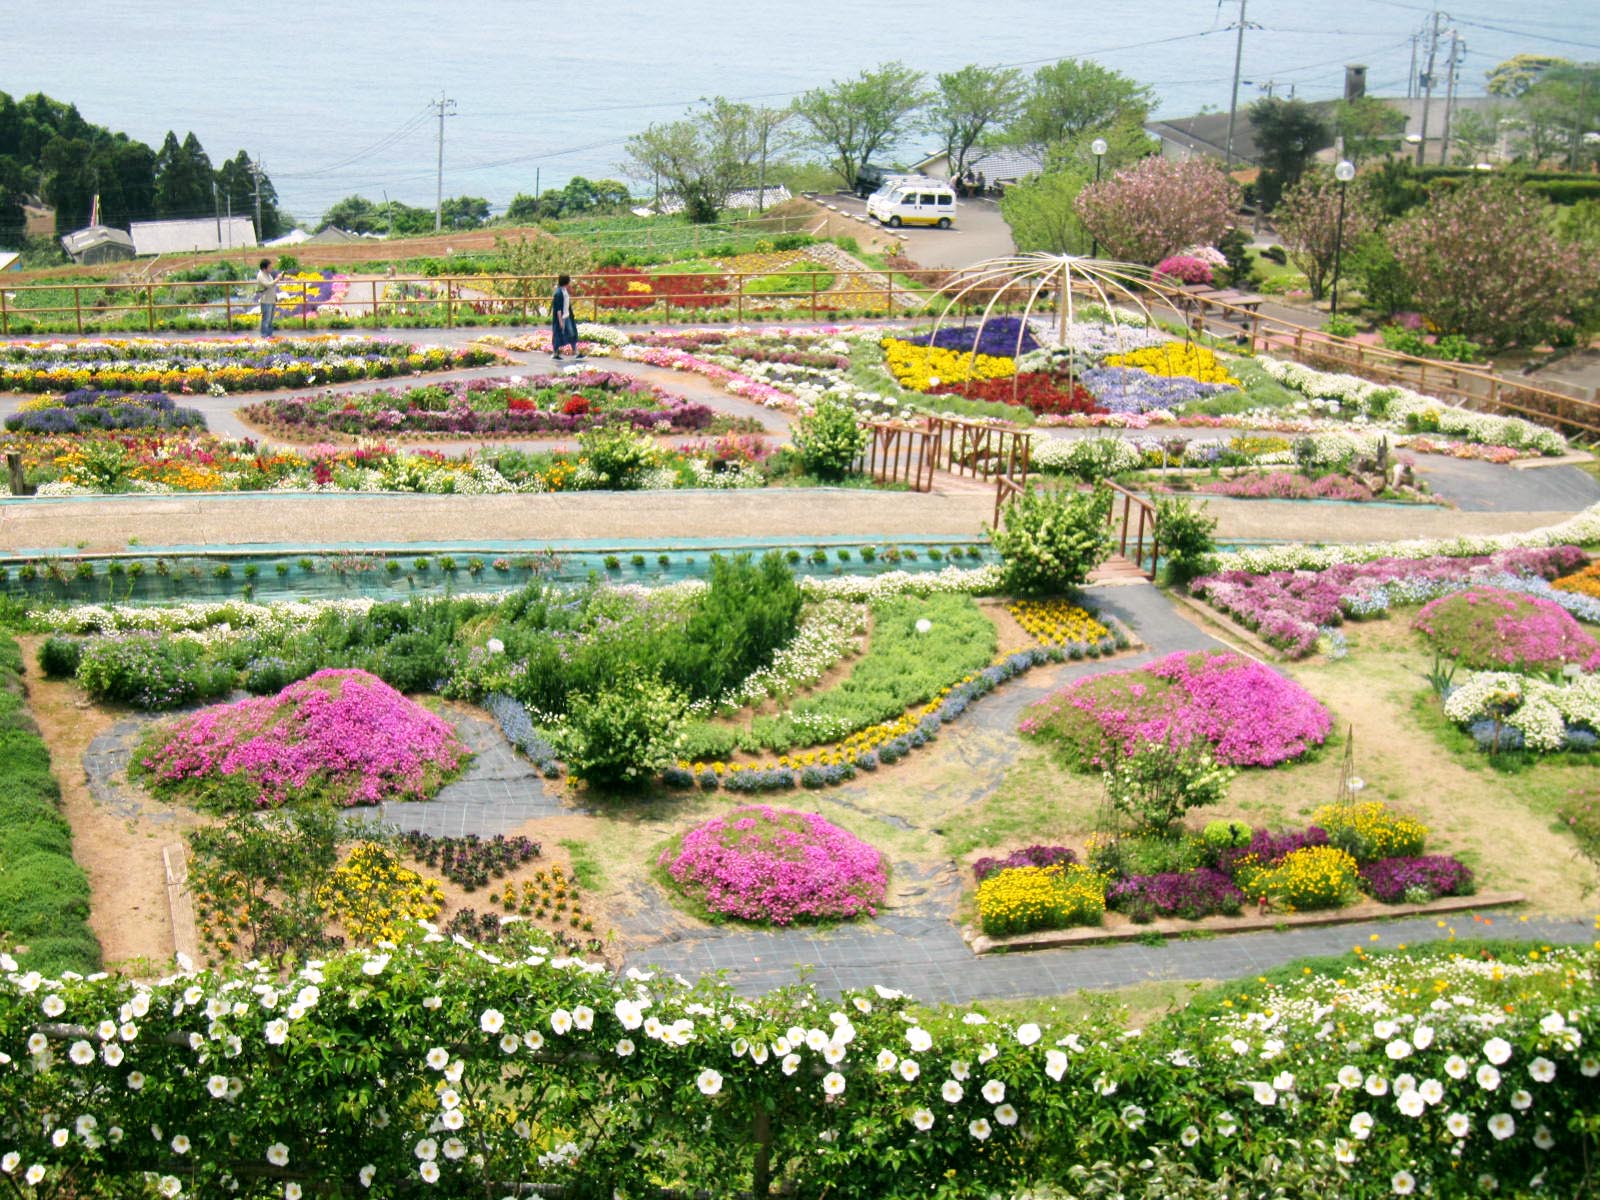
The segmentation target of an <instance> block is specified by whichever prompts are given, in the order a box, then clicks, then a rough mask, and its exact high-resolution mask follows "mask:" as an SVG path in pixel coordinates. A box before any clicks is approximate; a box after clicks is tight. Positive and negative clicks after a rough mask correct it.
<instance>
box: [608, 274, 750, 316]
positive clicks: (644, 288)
mask: <svg viewBox="0 0 1600 1200" xmlns="http://www.w3.org/2000/svg"><path fill="white" fill-rule="evenodd" d="M728 286H729V285H728V277H727V276H726V275H652V274H650V273H649V272H648V271H641V270H640V269H639V268H638V267H602V268H600V270H598V271H596V272H595V273H594V274H593V275H586V276H584V278H583V282H582V285H581V291H582V294H583V296H584V297H586V298H589V299H592V300H593V301H594V302H595V304H596V305H597V306H598V307H600V308H649V307H650V306H651V305H652V304H665V305H667V306H668V307H669V308H719V307H721V306H722V305H724V304H727V303H728V302H729V301H730V300H731V299H732V295H731V293H730V292H729V291H728Z"/></svg>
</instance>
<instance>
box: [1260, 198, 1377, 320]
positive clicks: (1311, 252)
mask: <svg viewBox="0 0 1600 1200" xmlns="http://www.w3.org/2000/svg"><path fill="white" fill-rule="evenodd" d="M1341 192H1342V193H1343V200H1344V221H1343V222H1342V228H1343V234H1344V236H1343V240H1342V241H1341V239H1340V229H1341V222H1340V220H1339V205H1340V195H1341ZM1273 221H1274V223H1275V224H1276V225H1277V227H1278V233H1279V236H1281V237H1282V238H1283V245H1284V248H1285V249H1286V250H1288V251H1289V259H1290V261H1292V262H1293V263H1294V265H1295V266H1297V267H1299V268H1300V269H1301V270H1302V271H1304V272H1305V275H1306V282H1307V283H1308V284H1309V285H1310V286H1311V298H1312V299H1313V300H1321V299H1322V297H1323V295H1324V294H1325V293H1326V292H1327V290H1328V286H1329V284H1331V283H1332V282H1333V268H1334V264H1335V262H1338V261H1339V260H1341V259H1343V260H1344V261H1346V262H1348V261H1349V259H1350V256H1351V255H1352V254H1353V253H1354V251H1355V247H1356V245H1357V243H1359V242H1360V241H1361V240H1362V239H1363V238H1364V237H1366V236H1367V234H1369V233H1371V232H1372V231H1373V230H1374V229H1375V228H1377V216H1376V214H1375V213H1374V211H1373V206H1372V202H1371V201H1370V200H1368V199H1367V196H1366V193H1365V191H1364V190H1363V189H1361V188H1359V187H1352V186H1350V185H1349V184H1342V183H1340V182H1339V181H1338V180H1336V179H1335V178H1334V177H1333V172H1331V171H1329V170H1327V169H1326V168H1324V169H1322V170H1317V171H1307V172H1306V173H1305V174H1304V175H1302V176H1301V177H1300V181H1299V182H1298V183H1296V184H1295V185H1294V186H1293V187H1291V188H1290V189H1289V190H1288V191H1286V192H1284V194H1283V198H1282V199H1281V200H1280V201H1279V202H1278V207H1277V210H1276V212H1275V213H1274V214H1273Z"/></svg>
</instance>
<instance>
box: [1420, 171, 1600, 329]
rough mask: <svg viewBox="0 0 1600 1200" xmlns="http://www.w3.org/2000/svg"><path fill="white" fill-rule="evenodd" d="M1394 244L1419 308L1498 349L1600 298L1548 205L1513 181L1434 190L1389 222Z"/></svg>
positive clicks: (1577, 317)
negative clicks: (1419, 204)
mask: <svg viewBox="0 0 1600 1200" xmlns="http://www.w3.org/2000/svg"><path fill="white" fill-rule="evenodd" d="M1389 244H1390V246H1391V247H1392V248H1393V250H1394V255H1395V258H1396V259H1397V260H1398V261H1399V263H1400V266H1401V268H1402V269H1403V270H1404V271H1405V272H1406V274H1407V275H1408V276H1410V278H1411V282H1412V284H1413V285H1414V286H1415V289H1416V295H1417V306H1418V308H1419V309H1420V310H1421V312H1422V314H1423V315H1424V316H1426V317H1427V318H1428V319H1429V320H1430V321H1432V322H1433V323H1434V324H1435V325H1437V326H1438V327H1439V329H1440V330H1441V331H1442V332H1444V333H1454V334H1460V335H1462V336H1464V337H1468V338H1472V339H1473V340H1475V341H1479V342H1483V343H1484V344H1485V345H1487V346H1489V347H1491V348H1494V349H1499V348H1502V347H1504V346H1508V345H1511V344H1512V343H1520V344H1522V345H1531V344H1534V343H1536V342H1538V341H1539V340H1541V339H1543V338H1545V337H1548V336H1551V334H1552V333H1553V332H1554V331H1555V330H1556V329H1558V328H1559V327H1560V326H1561V325H1562V324H1563V323H1564V322H1566V321H1581V320H1582V317H1583V314H1584V313H1585V312H1587V311H1589V310H1591V309H1592V308H1593V307H1594V305H1595V303H1596V301H1597V300H1600V285H1597V278H1600V277H1597V276H1596V275H1595V273H1594V269H1593V265H1592V264H1591V263H1588V262H1586V261H1585V256H1584V254H1583V252H1582V250H1581V249H1580V248H1579V247H1578V246H1577V245H1575V244H1572V243H1567V242H1563V241H1561V239H1560V238H1559V237H1558V236H1557V235H1556V232H1555V229H1554V228H1553V226H1552V223H1551V220H1550V205H1549V203H1548V202H1546V201H1545V200H1543V199H1541V198H1540V197H1538V196H1537V195H1535V194H1534V193H1532V192H1530V191H1529V190H1528V189H1526V188H1522V187H1518V186H1516V185H1515V184H1511V183H1504V182H1501V181H1499V180H1493V181H1486V182H1483V183H1478V184H1474V185H1470V186H1466V187H1460V188H1454V189H1451V190H1447V191H1446V190H1440V191H1436V192H1435V193H1434V194H1433V196H1432V197H1431V198H1430V199H1429V201H1428V203H1427V205H1426V206H1425V207H1423V208H1422V209H1419V210H1418V211H1416V212H1414V213H1412V214H1411V215H1410V216H1408V217H1406V218H1405V219H1404V220H1401V221H1398V222H1396V223H1395V224H1394V225H1393V226H1391V227H1390V230H1389Z"/></svg>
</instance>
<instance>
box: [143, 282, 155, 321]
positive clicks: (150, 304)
mask: <svg viewBox="0 0 1600 1200" xmlns="http://www.w3.org/2000/svg"><path fill="white" fill-rule="evenodd" d="M144 320H145V325H146V326H147V327H148V329H149V330H150V332H151V333H154V332H155V331H156V285H155V284H153V283H147V284H145V285H144Z"/></svg>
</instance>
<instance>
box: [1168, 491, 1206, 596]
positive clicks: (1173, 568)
mask: <svg viewBox="0 0 1600 1200" xmlns="http://www.w3.org/2000/svg"><path fill="white" fill-rule="evenodd" d="M1216 531H1217V518H1215V517H1213V516H1211V515H1210V513H1209V512H1208V511H1207V510H1206V507H1205V506H1204V505H1201V506H1199V507H1196V506H1195V505H1194V504H1193V503H1191V502H1190V501H1189V500H1188V499H1186V498H1185V497H1182V496H1157V497H1156V542H1157V544H1158V545H1159V546H1160V547H1161V550H1162V553H1164V554H1165V555H1166V556H1167V575H1168V577H1169V578H1170V579H1171V580H1172V582H1173V583H1175V584H1177V585H1179V586H1180V587H1183V586H1187V585H1188V583H1189V581H1190V580H1192V579H1196V578H1198V577H1199V576H1201V575H1204V574H1205V573H1206V572H1207V571H1208V570H1210V567H1211V556H1212V555H1213V554H1214V553H1215V552H1216V549H1217V541H1216V538H1215V537H1214V536H1213V535H1214V534H1215V533H1216Z"/></svg>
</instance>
